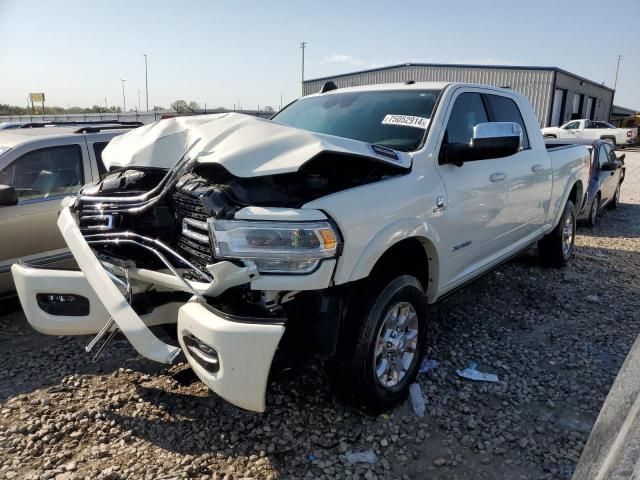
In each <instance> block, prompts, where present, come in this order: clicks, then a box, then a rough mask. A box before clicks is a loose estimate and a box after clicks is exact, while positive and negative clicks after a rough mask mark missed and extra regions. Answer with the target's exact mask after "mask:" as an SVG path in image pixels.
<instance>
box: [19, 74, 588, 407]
mask: <svg viewBox="0 0 640 480" xmlns="http://www.w3.org/2000/svg"><path fill="white" fill-rule="evenodd" d="M103 157H104V160H105V163H107V164H108V167H109V169H110V173H109V175H107V176H106V177H105V178H104V179H103V180H102V181H100V182H94V183H91V184H89V185H86V186H85V187H84V188H83V189H82V190H81V191H80V192H79V193H78V195H77V196H75V197H72V198H68V199H67V200H65V203H64V206H63V208H62V211H61V213H60V216H59V219H58V225H59V228H60V231H61V232H62V235H63V236H64V238H65V240H66V242H67V245H68V246H69V249H70V250H71V252H72V253H73V255H74V257H75V259H76V260H77V263H78V266H79V268H80V270H78V271H56V270H43V269H40V268H37V267H33V266H29V265H24V264H19V265H14V266H13V268H12V271H13V275H14V279H15V282H16V285H17V288H18V293H19V296H20V301H21V303H22V306H23V308H24V310H25V314H26V316H27V318H28V320H29V322H30V323H31V325H32V326H33V327H34V328H35V329H37V330H39V331H41V332H43V333H47V334H53V335H72V334H88V333H96V332H97V335H96V337H95V338H94V339H93V340H92V342H91V343H90V344H89V345H88V347H87V348H88V349H89V350H92V349H93V348H97V346H98V344H99V343H100V342H102V341H108V339H109V338H110V337H111V336H112V335H113V333H114V332H116V331H121V332H122V333H123V334H124V335H125V336H126V337H127V339H128V340H129V341H130V342H131V344H132V345H133V347H134V348H135V349H136V350H137V351H138V352H139V353H140V354H141V355H143V356H145V357H147V358H149V359H151V360H156V361H159V362H165V363H171V362H173V361H174V360H175V359H176V357H177V356H178V355H179V354H180V352H181V351H182V352H183V353H184V356H185V357H186V360H187V361H188V362H189V364H190V365H191V367H192V369H193V370H194V372H195V373H196V375H197V376H198V377H199V378H200V379H201V380H202V381H203V382H204V383H205V384H206V385H207V386H209V387H210V388H211V389H212V390H213V391H214V392H216V393H217V394H218V395H220V396H221V397H223V398H224V399H226V400H228V401H229V402H231V403H233V404H235V405H237V406H239V407H242V408H245V409H248V410H253V411H263V410H264V409H265V390H266V385H267V379H268V376H269V372H270V369H271V364H272V360H273V357H274V354H275V353H276V350H277V349H283V350H284V349H287V348H289V346H291V345H297V346H302V348H304V349H305V350H306V351H307V352H310V353H314V354H316V355H318V356H320V357H322V358H324V359H325V360H326V365H327V369H328V372H329V375H328V378H329V379H330V380H331V381H332V382H333V384H334V385H335V386H336V387H337V388H339V389H341V390H342V391H343V392H345V393H346V394H347V395H346V398H349V397H350V398H352V399H353V400H354V401H356V402H358V403H361V404H367V405H370V406H372V407H376V408H380V407H386V406H390V405H393V404H394V403H397V402H398V401H400V400H401V399H402V398H404V396H405V395H406V394H407V391H408V387H409V385H410V384H411V383H412V382H413V381H414V380H415V377H416V374H417V371H418V367H419V364H420V360H421V357H422V356H423V352H424V348H425V341H426V336H427V332H428V328H427V326H428V322H429V307H428V305H429V304H432V303H434V302H436V301H438V299H440V298H442V297H443V296H444V295H446V294H447V293H450V292H452V291H453V290H455V289H457V288H458V287H461V286H462V285H464V284H466V283H467V282H470V281H471V280H473V279H475V278H477V277H478V276H480V275H482V274H483V273H485V272H487V271H489V270H490V269H492V268H494V267H495V266H497V265H499V264H500V263H502V262H504V261H506V260H507V259H509V258H511V257H513V256H514V255H516V254H518V253H519V252H522V251H524V250H525V249H528V248H529V247H530V246H532V245H535V244H536V243H537V244H538V250H539V253H540V256H541V257H542V260H543V262H544V263H546V264H548V265H552V266H556V267H560V266H562V265H564V264H565V263H566V262H568V261H569V259H570V258H571V256H572V252H573V246H574V235H575V223H576V214H577V212H578V211H580V209H581V208H582V205H583V202H584V191H585V188H586V185H587V182H588V162H589V152H588V150H587V148H586V147H585V146H570V145H569V146H568V145H563V146H558V147H549V149H548V148H547V147H546V146H545V143H544V141H543V138H542V135H541V134H540V130H539V128H538V121H537V119H536V117H535V114H534V112H533V109H532V108H531V106H530V105H529V102H528V101H527V100H526V98H525V97H523V96H522V95H520V94H518V93H516V92H514V91H512V90H508V89H501V88H496V87H490V86H485V85H474V84H462V83H414V82H408V83H406V84H386V85H373V86H364V87H353V88H344V89H337V88H335V85H333V84H331V83H328V84H326V85H325V86H324V87H323V89H322V91H321V92H320V93H318V94H314V95H309V96H306V97H303V98H300V99H299V100H297V101H295V102H293V103H292V104H290V105H288V106H287V107H286V108H285V109H283V110H282V111H280V112H278V113H277V114H276V115H275V116H274V117H273V118H272V119H270V120H265V119H260V118H255V117H250V116H246V115H242V114H238V113H226V114H219V115H204V116H192V117H183V118H173V119H167V120H161V121H159V122H157V123H155V124H152V125H149V126H145V127H141V128H139V129H136V130H135V131H132V132H130V133H127V134H126V135H123V136H121V137H117V138H115V139H114V140H113V141H112V142H111V143H110V144H109V145H108V146H107V148H106V149H105V151H104V155H103ZM37 299H40V301H37ZM78 305H85V308H84V309H80V308H78V307H77V306H78ZM72 313H73V315H72ZM478 321H481V320H480V319H479V320H478ZM170 322H173V323H177V337H178V341H179V347H178V346H176V345H170V344H168V343H165V342H164V341H163V340H161V339H160V338H158V337H156V336H155V335H154V333H153V332H152V330H150V329H149V328H148V327H149V325H155V324H160V323H170ZM102 346H104V343H102ZM102 346H101V347H100V348H102ZM98 351H100V350H98Z"/></svg>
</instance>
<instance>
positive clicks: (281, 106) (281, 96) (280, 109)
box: [280, 94, 282, 110]
mask: <svg viewBox="0 0 640 480" xmlns="http://www.w3.org/2000/svg"><path fill="white" fill-rule="evenodd" d="M280 110H282V94H280Z"/></svg>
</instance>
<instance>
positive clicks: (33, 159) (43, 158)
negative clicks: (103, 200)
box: [0, 144, 84, 203]
mask: <svg viewBox="0 0 640 480" xmlns="http://www.w3.org/2000/svg"><path fill="white" fill-rule="evenodd" d="M83 179H84V172H83V168H82V150H81V148H80V145H77V144H74V145H62V146H56V147H47V148H40V149H38V150H33V151H31V152H29V153H25V154H24V155H22V156H21V157H18V158H17V159H16V160H14V161H13V162H12V163H11V164H10V165H9V166H7V167H6V168H4V169H3V170H2V171H0V183H3V184H5V185H11V186H12V187H13V188H14V189H15V190H16V192H17V194H18V200H19V202H20V203H24V202H27V201H33V200H46V199H53V198H58V197H63V196H65V195H69V194H72V193H76V192H77V191H78V190H80V187H81V186H82V184H83V183H84V181H83Z"/></svg>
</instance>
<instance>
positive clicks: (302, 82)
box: [300, 42, 307, 95]
mask: <svg viewBox="0 0 640 480" xmlns="http://www.w3.org/2000/svg"><path fill="white" fill-rule="evenodd" d="M305 48H307V42H302V43H301V44H300V49H301V50H302V77H301V78H302V81H301V82H300V84H301V90H302V95H304V49H305Z"/></svg>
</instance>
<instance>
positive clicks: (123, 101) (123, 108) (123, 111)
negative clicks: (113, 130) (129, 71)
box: [120, 78, 127, 113]
mask: <svg viewBox="0 0 640 480" xmlns="http://www.w3.org/2000/svg"><path fill="white" fill-rule="evenodd" d="M120 81H121V82H122V113H126V112H127V99H126V97H125V96H124V82H126V80H125V79H124V78H121V79H120Z"/></svg>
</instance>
